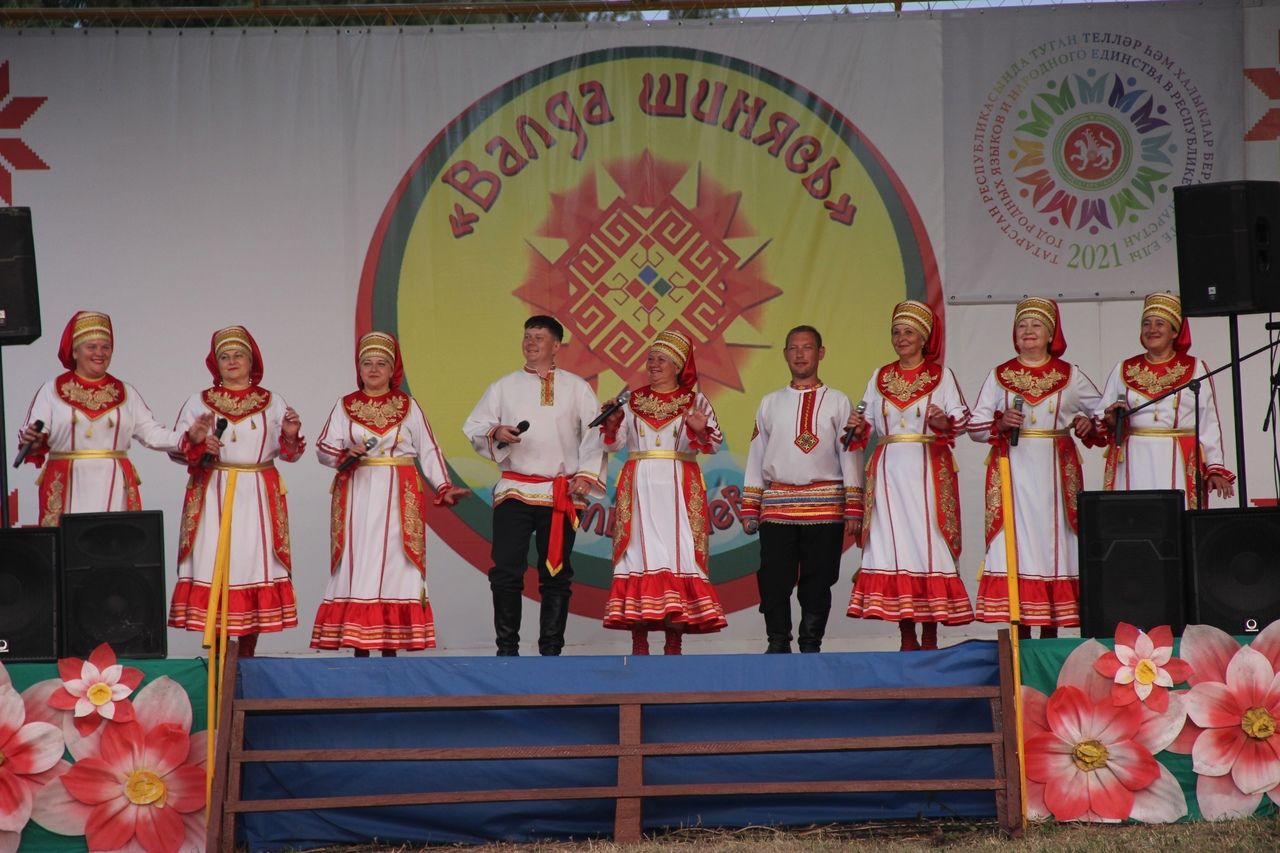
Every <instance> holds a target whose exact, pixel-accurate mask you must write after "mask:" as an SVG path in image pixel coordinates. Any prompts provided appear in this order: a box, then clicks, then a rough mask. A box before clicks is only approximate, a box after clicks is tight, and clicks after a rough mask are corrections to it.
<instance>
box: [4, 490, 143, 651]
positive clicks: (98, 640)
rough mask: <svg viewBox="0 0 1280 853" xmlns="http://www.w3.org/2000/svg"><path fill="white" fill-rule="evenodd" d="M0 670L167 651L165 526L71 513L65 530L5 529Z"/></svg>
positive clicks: (121, 516)
mask: <svg viewBox="0 0 1280 853" xmlns="http://www.w3.org/2000/svg"><path fill="white" fill-rule="evenodd" d="M0 554H3V555H4V561H3V564H2V565H0V662H10V661H13V662H17V661H55V660H57V659H58V658H64V657H80V658H84V657H88V656H89V653H90V652H92V651H93V650H94V649H95V648H97V647H98V646H99V645H100V644H102V643H109V644H110V645H111V648H112V649H113V650H114V651H115V653H116V654H117V655H118V656H119V657H122V658H162V657H164V656H165V655H166V653H167V651H168V636H167V627H166V622H167V615H168V602H167V601H166V597H165V585H164V516H163V514H162V513H160V512H158V511H153V512H101V513H69V514H67V515H64V516H63V517H62V526H61V527H39V528H0Z"/></svg>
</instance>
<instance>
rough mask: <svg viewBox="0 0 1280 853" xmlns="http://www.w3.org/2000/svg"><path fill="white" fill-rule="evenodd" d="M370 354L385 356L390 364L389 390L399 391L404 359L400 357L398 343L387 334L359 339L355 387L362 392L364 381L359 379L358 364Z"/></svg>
mask: <svg viewBox="0 0 1280 853" xmlns="http://www.w3.org/2000/svg"><path fill="white" fill-rule="evenodd" d="M370 354H376V355H382V356H386V358H387V360H388V361H390V362H391V364H392V365H393V366H392V368H391V390H392V391H399V390H400V383H402V382H404V359H402V358H401V357H400V343H399V341H397V340H396V339H395V336H394V335H391V334H388V333H387V332H370V333H369V334H367V335H364V336H362V337H361V338H360V343H359V344H357V345H356V385H357V386H358V387H359V388H360V389H361V390H364V380H362V379H361V378H360V362H361V361H362V360H363V359H364V357H365V356H366V355H370Z"/></svg>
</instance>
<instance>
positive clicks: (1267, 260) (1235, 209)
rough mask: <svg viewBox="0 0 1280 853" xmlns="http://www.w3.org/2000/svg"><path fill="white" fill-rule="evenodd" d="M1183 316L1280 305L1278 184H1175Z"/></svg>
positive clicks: (1270, 308) (1271, 308) (1274, 308)
mask: <svg viewBox="0 0 1280 853" xmlns="http://www.w3.org/2000/svg"><path fill="white" fill-rule="evenodd" d="M1173 214H1174V221H1175V223H1176V227H1177V233H1178V281H1179V285H1178V286H1179V291H1180V293H1181V295H1182V313H1183V315H1184V316H1186V317H1218V316H1225V315H1230V314H1256V313H1260V312H1264V311H1277V310H1280V183H1277V182H1275V181H1229V182H1226V183H1217V184H1196V185H1194V186H1188V187H1174V189H1173Z"/></svg>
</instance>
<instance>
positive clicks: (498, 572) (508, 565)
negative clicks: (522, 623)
mask: <svg viewBox="0 0 1280 853" xmlns="http://www.w3.org/2000/svg"><path fill="white" fill-rule="evenodd" d="M551 516H552V509H551V507H549V506H531V505H529V504H527V503H524V502H523V501H517V500H505V501H503V502H502V503H500V504H498V505H497V506H496V507H494V508H493V550H492V552H491V555H492V557H493V568H491V569H489V588H490V589H492V590H493V591H494V592H514V593H516V594H519V593H520V592H521V590H523V589H524V573H525V569H527V568H528V567H529V537H530V536H532V537H533V539H534V547H535V548H536V549H537V551H538V591H539V592H541V593H542V596H543V598H546V597H547V596H548V594H550V595H551V597H558V598H568V597H569V595H570V593H571V590H570V587H569V582H570V581H571V580H572V579H573V566H572V565H571V564H570V562H569V557H570V553H571V552H572V551H573V540H574V535H575V531H574V529H573V525H572V524H571V523H569V521H568V519H566V520H565V521H564V567H563V568H562V569H561V570H560V572H559V573H558V574H556V575H555V577H552V576H551V573H550V572H548V571H547V545H548V543H549V542H550V541H551Z"/></svg>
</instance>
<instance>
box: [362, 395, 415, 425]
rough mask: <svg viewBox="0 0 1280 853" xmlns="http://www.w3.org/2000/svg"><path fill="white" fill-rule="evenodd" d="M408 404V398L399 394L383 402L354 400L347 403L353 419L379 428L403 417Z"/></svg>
mask: <svg viewBox="0 0 1280 853" xmlns="http://www.w3.org/2000/svg"><path fill="white" fill-rule="evenodd" d="M407 406H408V398H407V397H401V396H399V395H397V396H395V397H393V398H391V399H390V400H383V401H381V402H375V401H371V400H352V401H351V402H350V403H347V413H348V414H350V415H351V417H352V419H353V420H357V421H361V422H363V423H368V424H372V425H373V426H374V427H375V428H377V429H383V428H385V427H387V426H388V425H390V424H394V423H396V422H397V421H399V420H400V419H401V418H403V417H404V413H405V409H406V407H407Z"/></svg>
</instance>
